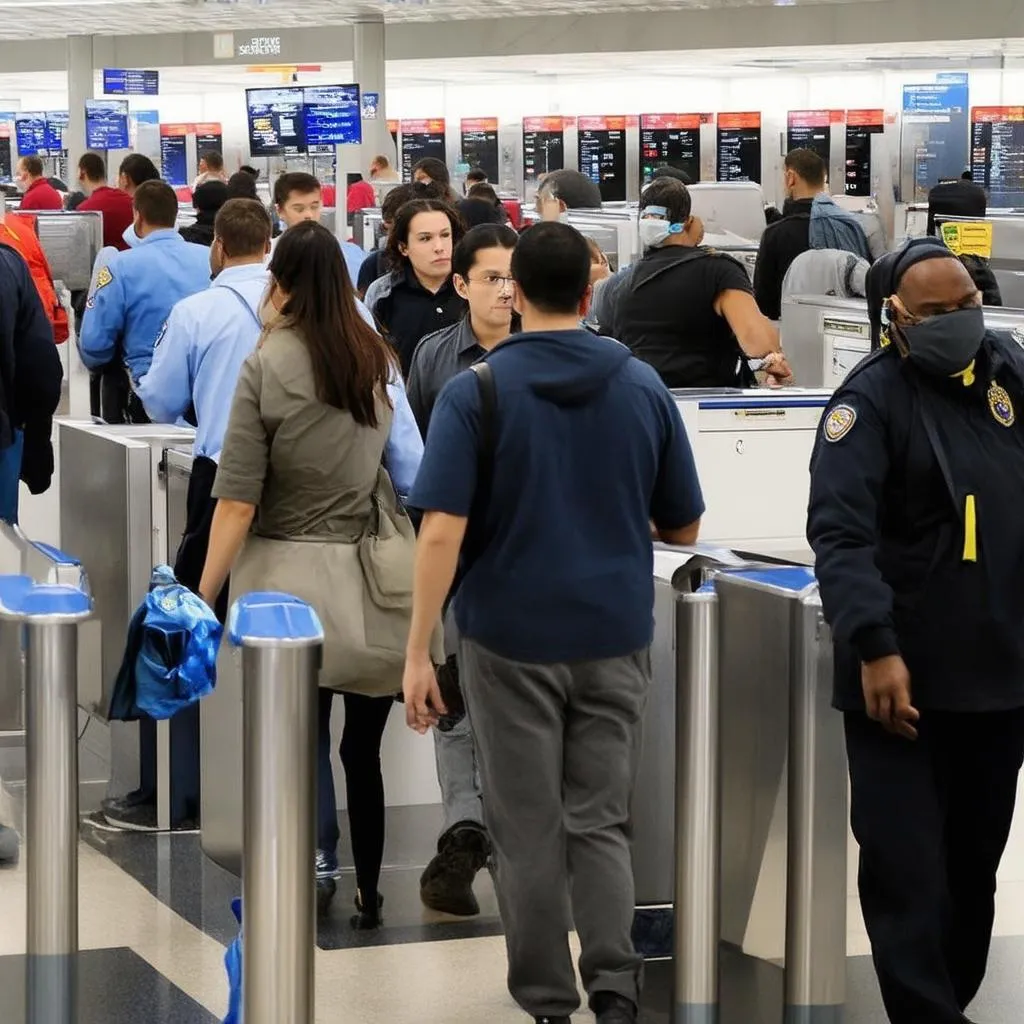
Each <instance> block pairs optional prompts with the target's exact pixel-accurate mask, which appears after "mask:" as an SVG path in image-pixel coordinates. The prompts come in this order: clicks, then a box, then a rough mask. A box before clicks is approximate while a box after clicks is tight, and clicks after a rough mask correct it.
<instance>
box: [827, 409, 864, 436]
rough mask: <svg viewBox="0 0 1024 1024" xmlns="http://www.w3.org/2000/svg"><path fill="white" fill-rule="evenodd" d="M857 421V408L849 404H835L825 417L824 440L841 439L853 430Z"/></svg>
mask: <svg viewBox="0 0 1024 1024" xmlns="http://www.w3.org/2000/svg"><path fill="white" fill-rule="evenodd" d="M856 422H857V410H856V409H854V408H853V406H850V405H837V406H836V407H835V408H834V409H831V410H829V414H828V415H827V416H826V417H825V440H826V441H833V442H835V441H841V440H842V439H843V438H844V437H846V435H847V434H848V433H849V432H850V431H851V430H853V425H854V424H855V423H856Z"/></svg>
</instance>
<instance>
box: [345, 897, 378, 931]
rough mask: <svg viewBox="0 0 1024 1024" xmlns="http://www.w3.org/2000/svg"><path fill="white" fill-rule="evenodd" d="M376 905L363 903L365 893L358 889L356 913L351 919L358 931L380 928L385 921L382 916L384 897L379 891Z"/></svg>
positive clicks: (350, 921)
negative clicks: (369, 905)
mask: <svg viewBox="0 0 1024 1024" xmlns="http://www.w3.org/2000/svg"><path fill="white" fill-rule="evenodd" d="M375 903H376V906H375V907H373V908H367V907H366V906H365V905H364V904H363V894H362V893H361V892H360V891H359V890H358V889H357V890H356V913H354V914H353V915H352V917H351V918H350V919H349V923H350V924H351V925H352V927H353V928H355V930H356V931H357V932H368V931H373V930H374V929H375V928H379V927H380V926H381V925H382V924H383V923H384V922H383V918H382V917H381V910H382V909H383V907H384V897H383V896H381V894H380V893H377V899H376V901H375Z"/></svg>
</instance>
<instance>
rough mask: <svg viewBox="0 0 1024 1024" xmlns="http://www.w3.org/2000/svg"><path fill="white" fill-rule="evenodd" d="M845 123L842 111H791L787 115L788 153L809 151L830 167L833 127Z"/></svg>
mask: <svg viewBox="0 0 1024 1024" xmlns="http://www.w3.org/2000/svg"><path fill="white" fill-rule="evenodd" d="M842 123H843V111H841V110H791V111H789V113H788V114H787V115H786V152H787V153H789V152H792V151H793V150H794V149H809V150H811V152H813V153H817V154H818V156H820V157H821V159H822V160H824V161H825V167H826V168H827V167H828V166H829V163H830V161H831V159H832V125H833V124H842Z"/></svg>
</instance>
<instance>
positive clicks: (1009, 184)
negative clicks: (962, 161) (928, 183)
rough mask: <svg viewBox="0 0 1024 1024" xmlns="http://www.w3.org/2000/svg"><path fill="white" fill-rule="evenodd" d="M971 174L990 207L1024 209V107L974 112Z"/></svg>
mask: <svg viewBox="0 0 1024 1024" xmlns="http://www.w3.org/2000/svg"><path fill="white" fill-rule="evenodd" d="M971 172H972V177H973V178H974V180H975V182H976V183H977V184H979V185H981V186H982V187H983V188H984V189H986V191H987V192H988V194H989V206H996V207H999V206H1024V107H974V108H973V109H972V110H971Z"/></svg>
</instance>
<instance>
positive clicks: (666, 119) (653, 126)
mask: <svg viewBox="0 0 1024 1024" xmlns="http://www.w3.org/2000/svg"><path fill="white" fill-rule="evenodd" d="M700 124H701V116H700V114H644V115H642V116H641V118H640V184H641V185H646V184H647V183H648V182H649V181H650V180H651V179H652V178H653V177H654V169H655V168H656V167H665V166H667V167H674V168H676V170H679V171H683V172H684V173H685V174H687V175H689V177H690V180H691V181H694V182H697V181H700Z"/></svg>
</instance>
